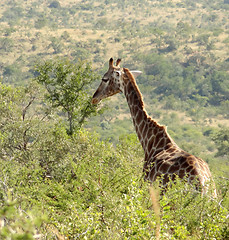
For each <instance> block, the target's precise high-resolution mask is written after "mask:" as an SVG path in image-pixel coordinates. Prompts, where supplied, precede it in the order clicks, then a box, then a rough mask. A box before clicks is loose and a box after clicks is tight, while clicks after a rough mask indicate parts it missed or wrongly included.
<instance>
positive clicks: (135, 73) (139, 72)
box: [130, 70, 142, 78]
mask: <svg viewBox="0 0 229 240" xmlns="http://www.w3.org/2000/svg"><path fill="white" fill-rule="evenodd" d="M130 72H131V73H132V74H133V76H134V77H135V78H136V77H137V76H139V75H140V74H142V72H141V71H137V70H134V71H130Z"/></svg>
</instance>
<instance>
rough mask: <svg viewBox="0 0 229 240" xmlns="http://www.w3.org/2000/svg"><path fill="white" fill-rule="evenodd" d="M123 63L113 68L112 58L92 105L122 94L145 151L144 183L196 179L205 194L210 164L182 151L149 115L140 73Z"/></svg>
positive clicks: (165, 182)
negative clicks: (159, 179) (177, 178)
mask: <svg viewBox="0 0 229 240" xmlns="http://www.w3.org/2000/svg"><path fill="white" fill-rule="evenodd" d="M120 61H121V60H117V63H116V66H114V65H113V59H110V62H109V70H108V72H107V73H106V74H105V75H104V77H103V79H102V82H101V84H100V86H99V87H98V89H97V91H96V92H95V94H94V96H93V98H92V103H94V104H96V103H98V102H99V101H100V100H102V99H103V98H106V97H109V96H112V95H114V94H116V93H118V92H123V93H124V95H125V97H126V100H127V103H128V106H129V109H130V113H131V116H132V119H133V124H134V126H135V130H136V133H137V136H138V138H139V140H140V142H141V145H142V147H143V149H144V152H145V159H144V166H143V172H144V173H145V176H144V178H145V180H148V181H151V182H153V181H155V180H156V179H157V178H158V177H161V180H162V185H163V186H164V187H166V186H167V184H168V182H169V181H170V179H171V180H175V177H176V176H178V177H180V178H182V179H183V178H184V177H186V178H187V180H188V182H190V183H191V182H192V181H194V179H196V180H197V182H198V183H199V185H200V186H201V189H202V192H205V191H206V182H208V181H210V180H211V173H210V170H209V168H208V165H207V163H206V162H204V161H203V160H202V159H200V158H197V157H195V156H193V155H191V154H189V153H187V152H185V151H184V150H182V149H181V148H179V147H178V146H177V144H176V143H175V142H174V140H173V139H172V138H171V137H170V136H169V134H168V133H167V130H166V127H165V126H162V125H159V124H158V123H157V122H156V121H154V120H153V119H152V118H151V117H149V116H148V114H147V112H146V110H145V108H144V102H143V99H142V95H141V93H140V91H139V89H138V86H137V84H136V81H135V78H134V75H135V76H137V75H138V74H139V71H133V72H131V71H129V70H128V69H127V68H120V66H119V63H120ZM215 195H216V193H215Z"/></svg>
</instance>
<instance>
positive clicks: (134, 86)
mask: <svg viewBox="0 0 229 240" xmlns="http://www.w3.org/2000/svg"><path fill="white" fill-rule="evenodd" d="M123 70H124V72H125V74H126V75H127V77H128V79H129V80H130V82H131V83H132V86H133V88H134V90H135V92H136V94H137V96H138V100H139V102H140V104H141V106H142V107H144V102H143V98H142V94H141V92H140V90H139V88H138V86H137V83H136V80H135V78H134V76H133V74H132V73H131V72H130V70H129V69H128V68H123Z"/></svg>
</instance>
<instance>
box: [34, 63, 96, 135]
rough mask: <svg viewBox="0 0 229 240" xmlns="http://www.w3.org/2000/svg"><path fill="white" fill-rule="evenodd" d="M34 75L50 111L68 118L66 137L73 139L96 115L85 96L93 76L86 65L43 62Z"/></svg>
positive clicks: (88, 98)
mask: <svg viewBox="0 0 229 240" xmlns="http://www.w3.org/2000/svg"><path fill="white" fill-rule="evenodd" d="M35 71H36V75H37V77H36V78H35V80H36V81H37V82H38V83H40V84H42V85H44V86H45V88H46V90H47V94H46V99H47V100H48V101H49V102H50V103H51V104H52V107H54V108H60V109H61V110H62V112H63V113H66V114H67V120H68V122H69V128H68V134H70V135H72V134H73V132H74V131H75V130H76V129H77V128H80V127H81V126H82V124H83V123H84V122H85V119H86V118H87V117H89V116H90V115H92V114H94V113H95V112H96V109H95V107H93V106H92V104H91V96H90V95H89V94H88V93H87V88H88V86H90V85H91V83H92V82H93V81H94V80H95V77H96V75H95V74H94V73H93V72H92V69H91V67H90V65H89V64H88V63H83V62H78V63H77V64H73V63H71V62H70V61H68V60H67V59H56V60H54V61H51V60H49V61H46V62H44V63H43V64H40V65H38V66H36V68H35Z"/></svg>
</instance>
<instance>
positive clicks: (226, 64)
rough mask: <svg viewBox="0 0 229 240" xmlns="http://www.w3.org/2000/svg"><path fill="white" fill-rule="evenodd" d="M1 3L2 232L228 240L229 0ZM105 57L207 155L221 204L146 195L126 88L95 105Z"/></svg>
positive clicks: (181, 190) (164, 120) (186, 141)
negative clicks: (129, 74)
mask: <svg viewBox="0 0 229 240" xmlns="http://www.w3.org/2000/svg"><path fill="white" fill-rule="evenodd" d="M0 6H1V7H0V25H1V28H0V33H1V37H0V54H1V59H0V78H1V83H0V112H1V114H0V150H1V151H0V164H1V169H0V238H1V239H105V238H107V239H150V238H152V239H159V238H158V237H159V236H160V239H228V238H229V231H228V229H229V221H228V219H229V212H228V209H229V165H228V164H229V162H228V152H229V72H228V69H229V56H228V52H229V49H228V45H229V34H228V33H229V22H228V10H229V4H228V1H226V0H224V1H223V0H216V1H210V0H205V1H204V0H199V1H195V0H192V1H189V0H186V1H180V0H175V1H166V0H158V1H146V0H140V1H139V0H138V1H130V0H127V1H119V0H118V1H113V0H104V1H103V0H102V1H96V0H95V1H92V0H88V1H87V0H83V1H80V0H77V1H73V0H66V1H55V0H54V1H52V0H50V1H43V0H31V1H23V0H10V1H9V0H2V1H1V3H0ZM110 57H113V58H117V57H119V58H122V65H123V66H124V67H128V68H130V69H131V70H141V71H142V72H143V73H142V75H141V76H139V77H138V79H137V83H138V85H139V88H140V90H141V92H142V95H143V97H144V102H145V105H146V109H147V111H148V113H149V115H151V116H152V117H153V118H154V119H155V120H157V121H159V123H160V124H164V125H167V126H168V131H169V134H170V135H171V136H172V137H173V138H174V140H175V141H176V142H177V143H178V145H179V146H180V147H182V148H183V149H184V150H187V151H188V152H190V153H192V154H194V155H197V156H199V157H201V158H203V159H204V160H205V161H206V162H208V164H209V166H210V169H211V171H212V173H213V176H214V179H215V182H216V187H217V189H218V199H217V200H210V201H209V197H208V196H206V197H201V196H200V194H198V193H196V192H194V190H193V189H192V187H190V186H189V187H188V186H184V185H185V184H184V183H182V182H180V183H177V184H176V186H171V189H169V190H168V192H167V193H166V195H165V196H163V197H159V194H157V193H156V190H155V189H157V188H156V186H155V188H154V190H151V194H149V189H148V187H149V186H148V184H147V183H144V182H143V181H142V165H143V152H142V149H141V147H140V144H139V142H138V140H137V137H136V135H135V133H134V129H133V127H132V123H131V119H130V114H129V110H128V108H127V104H126V100H125V98H124V96H123V95H121V94H118V95H117V96H115V97H113V98H112V100H111V99H109V100H105V101H103V103H102V104H101V105H99V106H98V107H97V108H95V107H93V106H91V104H90V98H91V95H92V93H93V92H94V90H95V89H96V87H97V86H98V84H99V81H100V78H101V75H102V74H103V73H104V72H105V71H106V70H107V67H108V66H107V61H108V59H109V58H110ZM197 209H198V211H197Z"/></svg>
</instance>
